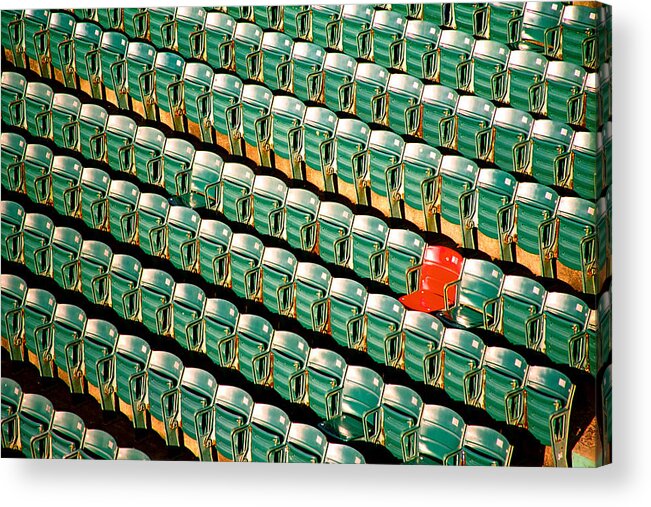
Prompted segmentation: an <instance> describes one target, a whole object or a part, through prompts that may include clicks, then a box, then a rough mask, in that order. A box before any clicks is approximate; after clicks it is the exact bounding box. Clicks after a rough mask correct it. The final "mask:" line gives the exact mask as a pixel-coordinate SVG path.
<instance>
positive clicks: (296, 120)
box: [260, 95, 306, 179]
mask: <svg viewBox="0 0 651 507" xmlns="http://www.w3.org/2000/svg"><path fill="white" fill-rule="evenodd" d="M305 110H306V107H305V104H304V103H303V102H301V101H300V100H299V99H297V98H294V97H285V96H280V95H278V96H275V97H274V99H273V105H272V108H271V113H270V116H269V120H270V122H268V123H270V125H266V126H262V125H261V126H260V130H261V132H263V133H265V134H266V135H267V139H264V138H262V139H261V140H262V141H263V142H265V141H266V142H267V143H271V147H272V148H273V152H274V164H273V165H274V167H275V168H276V169H279V170H280V171H282V172H283V173H284V174H285V175H286V176H287V177H288V178H292V179H303V170H302V167H301V158H302V156H301V154H302V152H303V145H304V142H303V119H304V117H305Z"/></svg>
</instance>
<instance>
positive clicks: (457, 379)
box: [441, 328, 486, 404]
mask: <svg viewBox="0 0 651 507" xmlns="http://www.w3.org/2000/svg"><path fill="white" fill-rule="evenodd" d="M485 353H486V346H485V345H484V343H483V342H482V340H481V338H479V336H477V335H476V334H474V333H471V332H470V331H466V330H465V329H455V328H448V329H446V331H445V333H444V335H443V354H442V357H443V360H442V361H441V362H442V367H443V388H444V389H445V392H446V393H447V394H448V395H449V396H450V398H452V399H453V400H455V401H461V402H464V403H466V404H472V403H473V402H474V400H476V398H477V397H478V396H480V395H481V391H482V389H483V386H482V379H481V375H477V370H482V369H483V366H482V362H483V359H484V355H485Z"/></svg>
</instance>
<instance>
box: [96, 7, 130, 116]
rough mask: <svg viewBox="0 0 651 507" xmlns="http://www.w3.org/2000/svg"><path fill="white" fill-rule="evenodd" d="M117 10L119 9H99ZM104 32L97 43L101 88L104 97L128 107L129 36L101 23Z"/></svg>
mask: <svg viewBox="0 0 651 507" xmlns="http://www.w3.org/2000/svg"><path fill="white" fill-rule="evenodd" d="M100 10H107V11H110V10H113V11H115V10H119V9H100ZM102 26H103V28H104V30H105V31H104V33H103V34H102V39H101V41H100V45H99V58H100V61H101V71H100V79H101V88H102V91H103V96H104V98H105V99H106V100H107V101H108V102H110V103H112V104H113V105H114V106H117V107H119V108H120V109H128V107H129V103H128V95H127V79H128V75H127V51H128V49H129V38H128V37H127V36H126V35H125V34H123V33H121V32H114V31H108V30H109V29H115V28H113V27H110V26H109V25H108V24H104V25H102Z"/></svg>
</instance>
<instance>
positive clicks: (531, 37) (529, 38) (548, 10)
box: [519, 2, 563, 53]
mask: <svg viewBox="0 0 651 507" xmlns="http://www.w3.org/2000/svg"><path fill="white" fill-rule="evenodd" d="M562 13H563V4H562V3H560V2H527V3H526V4H524V12H523V18H522V36H521V39H522V41H521V43H520V44H519V48H520V49H526V50H530V51H535V52H538V53H542V52H544V51H546V44H547V42H548V41H547V38H548V36H547V33H548V32H550V31H553V30H552V29H553V28H554V27H556V26H558V24H559V23H560V20H561V15H562Z"/></svg>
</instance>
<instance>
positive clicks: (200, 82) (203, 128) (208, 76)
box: [179, 8, 215, 142]
mask: <svg viewBox="0 0 651 507" xmlns="http://www.w3.org/2000/svg"><path fill="white" fill-rule="evenodd" d="M179 9H181V8H179ZM214 76H215V73H214V72H213V70H212V69H211V68H210V66H209V65H207V64H205V63H199V62H188V63H187V64H186V66H185V72H184V73H183V104H184V106H185V117H186V120H187V124H188V132H189V133H190V134H192V135H194V136H195V137H199V138H200V139H201V140H202V141H204V142H211V141H212V126H211V117H212V115H213V91H212V86H213V84H212V83H213V79H214Z"/></svg>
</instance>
